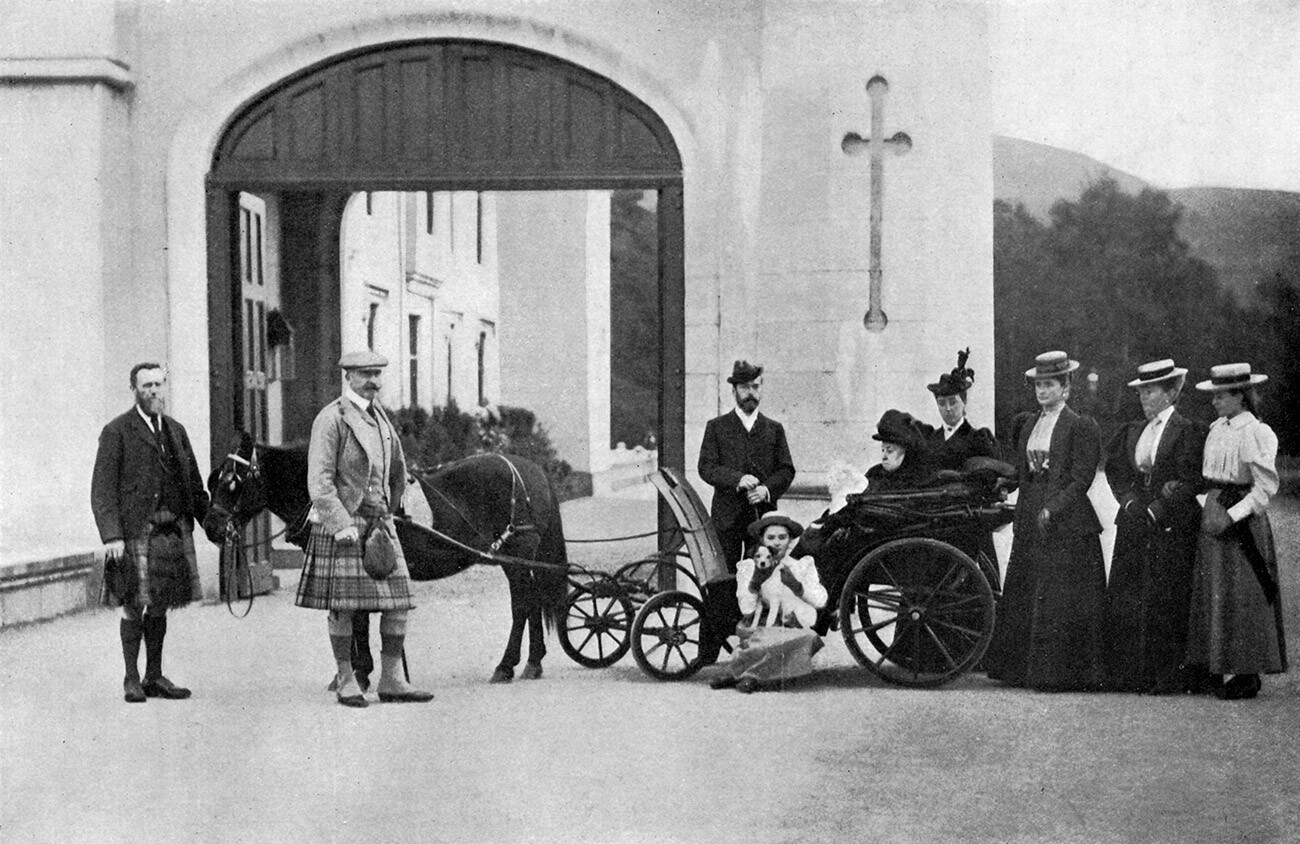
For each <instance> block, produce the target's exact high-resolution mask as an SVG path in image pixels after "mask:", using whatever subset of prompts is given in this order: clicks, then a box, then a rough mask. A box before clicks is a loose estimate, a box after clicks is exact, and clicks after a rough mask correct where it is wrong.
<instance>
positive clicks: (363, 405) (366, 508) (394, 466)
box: [296, 351, 433, 707]
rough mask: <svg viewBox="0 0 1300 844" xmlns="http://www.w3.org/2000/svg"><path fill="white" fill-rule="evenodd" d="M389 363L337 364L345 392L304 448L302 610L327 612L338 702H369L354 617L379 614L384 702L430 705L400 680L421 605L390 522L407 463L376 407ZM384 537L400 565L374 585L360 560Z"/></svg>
mask: <svg viewBox="0 0 1300 844" xmlns="http://www.w3.org/2000/svg"><path fill="white" fill-rule="evenodd" d="M387 365H388V360H387V359H386V358H385V357H384V356H383V355H380V354H376V353H375V352H371V351H365V352H352V353H350V354H346V355H344V356H343V357H342V358H341V359H340V360H339V366H340V367H342V369H343V371H344V376H345V378H346V380H347V386H346V387H345V388H344V390H343V395H342V396H340V397H339V398H338V399H335V400H334V401H332V402H330V403H329V404H327V405H326V406H325V407H324V409H322V410H321V412H320V413H319V414H317V416H316V420H315V422H313V423H312V427H311V442H310V444H309V445H308V448H307V491H308V493H309V494H310V496H311V500H312V508H311V514H310V515H309V516H308V521H309V522H311V538H310V539H309V540H308V542H307V551H306V555H305V557H304V560H303V570H302V578H301V579H300V580H299V582H298V595H297V599H296V603H297V604H298V606H300V607H310V608H314V609H324V610H329V634H330V647H331V648H332V650H333V652H334V660H335V663H336V665H337V668H338V675H337V677H336V684H337V694H338V701H339V703H341V704H343V705H344V706H353V707H364V706H367V705H368V701H367V700H366V697H365V695H364V693H363V690H362V689H361V687H360V685H359V684H358V682H357V678H356V676H355V674H354V672H353V668H352V619H353V615H354V614H355V613H357V612H373V611H378V612H380V613H381V615H380V622H379V634H380V640H381V642H382V645H381V649H380V657H379V659H380V679H379V699H380V700H381V701H384V702H387V703H406V702H423V701H428V700H431V699H432V698H433V695H432V694H430V693H429V692H423V691H418V690H416V689H413V688H411V686H410V685H409V684H408V683H407V682H406V680H405V679H404V678H403V676H402V673H403V672H402V668H401V664H402V653H403V648H404V646H405V640H406V614H407V610H409V609H411V608H412V607H413V606H414V604H413V603H412V600H411V588H410V574H409V573H408V571H407V568H406V560H405V559H404V558H403V556H402V552H401V545H400V544H399V543H398V540H397V531H396V527H395V526H394V524H393V515H392V514H393V512H394V511H395V510H397V509H398V508H399V507H400V506H401V503H402V493H403V492H404V490H405V489H406V458H405V456H404V455H403V453H402V443H401V440H400V439H399V438H398V436H397V432H396V430H395V429H394V427H393V424H392V422H391V421H389V419H388V415H387V414H386V413H385V412H384V409H383V407H382V406H381V405H380V404H379V391H380V389H381V388H382V386H383V371H384V367H385V366H387ZM381 530H382V531H384V532H386V533H388V535H389V536H390V538H391V539H392V542H393V546H394V547H395V548H396V551H397V562H396V566H395V567H394V568H393V570H392V571H391V572H390V573H388V574H387V575H386V576H384V577H379V578H377V577H373V576H371V575H370V574H369V573H367V571H366V570H365V568H364V566H363V562H362V561H363V558H364V544H365V543H366V542H367V541H368V537H369V536H372V535H373V532H375V531H381ZM370 541H373V540H370Z"/></svg>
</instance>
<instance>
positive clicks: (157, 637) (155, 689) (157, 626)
mask: <svg viewBox="0 0 1300 844" xmlns="http://www.w3.org/2000/svg"><path fill="white" fill-rule="evenodd" d="M141 625H142V626H143V627H144V653H145V668H144V683H143V685H142V688H143V689H144V693H145V695H147V696H148V697H159V698H162V699H164V700H184V699H185V698H187V697H189V696H190V690H189V689H185V688H182V687H180V686H177V685H176V684H174V683H173V682H172V681H171V680H168V679H167V678H166V677H164V676H163V673H162V654H163V640H164V639H166V638H167V616H165V615H149V614H147V613H146V614H145V617H144V621H142V622H141Z"/></svg>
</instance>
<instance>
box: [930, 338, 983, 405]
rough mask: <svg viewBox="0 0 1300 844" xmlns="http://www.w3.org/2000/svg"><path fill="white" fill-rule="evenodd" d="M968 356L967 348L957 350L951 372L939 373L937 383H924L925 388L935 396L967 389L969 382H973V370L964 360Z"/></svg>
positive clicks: (950, 394) (956, 393)
mask: <svg viewBox="0 0 1300 844" xmlns="http://www.w3.org/2000/svg"><path fill="white" fill-rule="evenodd" d="M969 358H970V349H969V348H967V349H966V350H965V351H964V352H958V353H957V366H956V368H955V369H953V370H952V372H945V373H944V374H942V375H940V376H939V383H937V384H926V385H925V388H926V389H927V390H929V391H930V392H932V393H934V396H935V398H942V397H943V396H955V395H958V394H959V393H964V392H966V391H967V390H969V389H970V387H971V384H974V383H975V370H973V369H967V368H966V361H967V359H969Z"/></svg>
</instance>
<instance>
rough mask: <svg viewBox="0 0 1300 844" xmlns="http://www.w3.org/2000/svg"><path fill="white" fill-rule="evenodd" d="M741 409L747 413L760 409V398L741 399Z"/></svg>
mask: <svg viewBox="0 0 1300 844" xmlns="http://www.w3.org/2000/svg"><path fill="white" fill-rule="evenodd" d="M740 409H741V410H743V411H745V412H746V413H753V412H754V411H755V410H757V409H758V399H741V400H740Z"/></svg>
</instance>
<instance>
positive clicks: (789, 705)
mask: <svg viewBox="0 0 1300 844" xmlns="http://www.w3.org/2000/svg"><path fill="white" fill-rule="evenodd" d="M625 506H627V507H628V508H633V507H634V506H635V505H633V504H627V505H625ZM629 512H631V511H629ZM636 512H642V511H640V510H638V511H636ZM1273 513H1274V516H1275V526H1276V530H1277V534H1278V538H1279V546H1280V551H1281V554H1282V558H1283V570H1284V573H1283V583H1284V590H1285V593H1286V599H1287V606H1286V610H1287V618H1286V620H1287V624H1288V631H1289V633H1290V652H1291V653H1292V654H1295V653H1298V652H1300V650H1298V649H1297V644H1298V643H1297V631H1298V630H1300V612H1297V603H1298V602H1300V577H1298V576H1297V562H1298V561H1300V554H1298V553H1297V552H1298V551H1300V505H1298V504H1297V501H1296V499H1279V500H1278V501H1277V502H1276V503H1275V505H1274V507H1273ZM625 515H627V514H625ZM566 518H567V520H568V532H569V534H570V536H598V535H609V534H610V533H611V530H609V529H606V528H608V526H610V525H612V524H615V523H629V522H635V521H636V518H638V517H636V516H635V514H632V516H631V517H630V518H629V519H620V518H617V517H612V516H610V515H609V514H608V513H604V514H602V513H599V512H595V511H584V510H583V505H581V504H578V505H574V506H571V507H570V508H569V509H568V510H566ZM574 555H575V557H579V558H583V559H587V560H588V561H591V560H596V559H609V558H611V557H612V558H614V559H618V558H628V559H630V558H631V556H632V555H633V551H632V550H631V549H623V550H620V551H617V552H610V551H602V550H600V549H598V548H595V547H582V548H580V549H579V548H578V547H575V552H574ZM293 579H294V576H293V575H292V574H290V576H289V577H288V578H287V582H286V584H285V587H284V588H282V589H281V590H280V591H279V592H277V593H275V594H274V595H271V596H269V597H266V598H262V599H259V600H258V602H257V604H256V606H255V607H254V608H253V611H252V614H251V615H250V616H249V617H248V618H246V619H243V620H236V619H234V618H232V617H230V616H229V615H228V614H227V612H226V610H225V608H224V607H223V606H202V607H195V608H189V609H186V610H182V611H179V612H177V613H176V614H175V615H174V618H173V621H172V624H171V631H170V635H169V637H168V641H167V645H168V653H167V661H168V671H169V673H170V674H171V676H172V677H173V679H175V680H177V681H178V682H181V683H183V684H185V685H189V686H191V687H193V688H194V690H195V696H194V697H193V698H192V699H191V700H189V701H184V702H170V701H150V702H149V703H148V704H146V705H143V706H127V705H126V704H124V703H122V699H121V667H120V656H119V651H118V644H117V632H116V631H117V621H116V616H115V614H113V613H112V612H109V611H106V610H100V611H93V612H87V613H81V614H78V615H75V616H71V617H67V618H63V619H60V620H57V621H54V622H50V623H45V624H38V625H33V626H30V627H26V628H21V629H13V630H5V631H3V632H0V666H2V667H0V672H2V676H3V679H4V682H3V684H0V840H4V841H14V842H27V841H51V842H56V841H57V842H74V841H86V842H104V841H109V842H112V841H168V842H170V841H214V842H215V841H236V840H238V841H267V842H272V841H274V842H284V841H324V842H333V841H343V840H355V839H358V838H363V837H364V838H365V839H367V840H373V841H448V842H480V841H481V842H523V841H539V842H561V841H562V842H696V841H700V842H708V841H718V842H738V844H760V843H761V842H784V841H810V842H821V841H832V840H843V841H873V842H875V841H880V842H951V841H974V842H985V841H987V842H1014V841H1025V842H1044V841H1051V842H1074V841H1077V842H1111V841H1133V842H1164V841H1168V842H1184V841H1198V842H1201V841H1211V842H1216V841H1249V842H1263V841H1295V840H1297V839H1298V838H1300V675H1298V674H1297V673H1291V674H1287V675H1281V676H1275V677H1267V678H1265V684H1264V691H1263V693H1262V694H1261V696H1260V697H1259V698H1258V699H1257V700H1255V701H1253V702H1247V703H1224V702H1220V701H1217V700H1215V699H1213V698H1193V697H1179V698H1143V697H1136V696H1129V695H1104V694H1094V695H1084V694H1042V693H1034V692H1029V691H1022V690H1013V689H1006V688H1003V687H1001V686H999V685H998V684H996V683H992V682H990V681H988V680H987V679H985V678H984V677H982V676H969V677H965V678H962V679H961V680H959V681H957V682H956V683H954V684H952V685H950V686H947V687H945V688H942V689H938V690H931V691H917V690H908V689H899V688H891V687H885V686H883V685H882V684H881V683H879V682H878V681H876V680H875V679H873V678H872V677H871V676H870V675H868V674H866V673H865V672H863V671H862V670H860V669H858V668H857V667H856V666H855V665H854V664H853V662H852V659H851V658H850V657H849V655H848V653H847V651H846V650H845V648H844V645H843V643H842V642H841V641H839V640H838V639H837V638H835V637H834V636H832V637H830V638H829V639H828V643H829V646H828V647H827V649H826V650H825V651H823V653H822V654H821V655H819V656H818V661H819V662H820V663H821V665H822V668H821V670H820V671H819V672H817V673H816V674H814V675H813V676H812V677H810V678H807V679H806V680H805V681H802V682H800V683H799V684H798V685H796V686H792V687H791V688H788V689H786V690H785V691H782V692H772V693H762V694H755V695H750V696H745V695H740V694H736V693H734V692H729V691H712V690H710V689H709V688H708V686H707V685H706V684H705V682H704V681H703V680H702V679H695V680H691V681H688V682H684V683H659V682H655V681H652V680H650V679H648V678H647V677H645V676H644V675H643V674H642V673H641V672H640V671H639V670H638V669H637V667H636V665H635V663H633V662H632V661H631V658H630V657H629V658H627V659H626V660H625V661H624V662H623V663H620V664H618V665H616V666H614V667H612V668H609V669H604V670H588V669H583V668H580V667H579V666H577V665H576V664H574V663H572V662H571V661H569V660H568V658H567V657H566V656H565V655H564V654H563V652H562V651H561V650H560V648H559V646H558V644H556V643H555V639H554V638H553V637H552V639H551V640H550V641H551V645H552V647H551V653H550V655H549V657H548V659H547V661H546V675H545V677H544V678H543V679H542V680H540V681H528V682H525V681H516V682H515V683H513V684H511V685H508V686H489V685H488V684H487V683H486V682H485V681H486V679H487V677H488V675H489V674H490V672H491V669H492V667H493V665H494V664H495V662H496V660H497V658H498V657H499V654H500V650H501V648H502V647H503V645H504V640H505V634H506V631H507V628H508V603H507V594H506V588H505V581H504V578H503V577H502V576H501V574H500V573H499V572H497V571H495V570H491V569H482V568H477V569H473V570H471V571H469V572H467V573H465V574H463V575H460V576H457V577H455V578H452V579H451V580H447V581H440V582H437V583H429V584H421V585H420V586H419V592H420V595H419V597H420V601H419V603H420V604H421V608H420V609H419V610H417V611H416V613H415V614H414V615H413V618H412V632H411V635H410V638H409V639H408V642H407V646H408V652H409V656H410V662H411V667H412V673H413V675H414V679H415V681H416V682H417V683H418V684H422V685H426V686H428V687H430V688H432V689H433V690H435V691H436V692H437V695H438V697H437V699H436V700H435V701H434V702H433V703H431V704H429V705H426V706H414V705H412V706H397V705H391V704H390V705H380V704H376V705H373V706H371V707H370V708H369V709H366V710H360V711H358V710H351V709H345V708H343V707H340V706H337V705H335V704H334V703H333V700H332V696H331V695H330V694H328V693H326V692H325V683H326V681H327V680H328V678H329V675H330V673H331V671H332V666H331V663H330V659H329V654H328V646H327V643H326V638H325V636H326V634H325V621H324V617H323V615H322V614H321V613H317V612H310V611H305V610H300V609H297V608H295V607H293V605H292V604H293V591H292V586H293Z"/></svg>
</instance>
